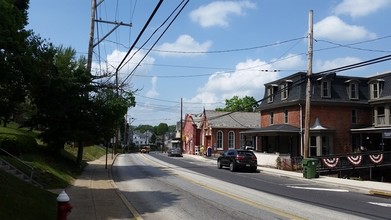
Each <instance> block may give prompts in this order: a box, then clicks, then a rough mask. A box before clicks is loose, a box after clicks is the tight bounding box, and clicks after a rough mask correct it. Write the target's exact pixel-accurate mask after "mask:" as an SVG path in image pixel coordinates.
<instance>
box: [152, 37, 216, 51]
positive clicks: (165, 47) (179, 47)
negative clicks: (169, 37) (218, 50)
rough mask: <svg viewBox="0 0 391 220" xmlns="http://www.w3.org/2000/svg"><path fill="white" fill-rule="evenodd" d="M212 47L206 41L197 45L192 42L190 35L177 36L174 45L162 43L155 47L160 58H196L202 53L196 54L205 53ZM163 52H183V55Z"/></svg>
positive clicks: (195, 42)
mask: <svg viewBox="0 0 391 220" xmlns="http://www.w3.org/2000/svg"><path fill="white" fill-rule="evenodd" d="M211 46H212V42H211V41H206V42H204V43H199V42H197V41H195V40H194V38H192V37H191V36H190V35H181V36H179V37H178V38H177V39H176V41H175V42H174V43H164V44H162V45H160V46H159V47H157V49H158V50H160V52H159V53H158V54H159V55H161V56H198V55H201V54H202V53H197V52H206V51H208V49H209V48H210V47H211ZM165 51H175V52H184V53H172V52H165ZM186 52H196V53H186Z"/></svg>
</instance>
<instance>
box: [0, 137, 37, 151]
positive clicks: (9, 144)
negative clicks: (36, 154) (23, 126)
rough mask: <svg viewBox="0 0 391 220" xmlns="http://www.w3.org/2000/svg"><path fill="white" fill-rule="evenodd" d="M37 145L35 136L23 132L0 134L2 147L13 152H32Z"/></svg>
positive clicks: (0, 146)
mask: <svg viewBox="0 0 391 220" xmlns="http://www.w3.org/2000/svg"><path fill="white" fill-rule="evenodd" d="M36 146H37V142H36V141H35V138H33V137H31V136H27V135H21V134H0V148H2V149H4V150H6V151H8V152H9V153H11V154H14V155H19V154H25V153H30V152H32V151H33V149H34V148H35V147H36Z"/></svg>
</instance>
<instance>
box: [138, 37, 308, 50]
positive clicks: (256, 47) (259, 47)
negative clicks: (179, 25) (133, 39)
mask: <svg viewBox="0 0 391 220" xmlns="http://www.w3.org/2000/svg"><path fill="white" fill-rule="evenodd" d="M305 38H306V37H299V38H294V39H290V40H285V41H281V42H276V43H272V44H266V45H261V46H254V47H246V48H236V49H226V50H214V51H178V50H159V49H151V48H149V49H147V48H142V49H143V50H151V51H154V52H164V53H180V54H214V53H232V52H239V51H247V50H257V49H261V48H265V47H273V46H278V45H281V44H285V43H289V42H292V41H297V40H302V39H305Z"/></svg>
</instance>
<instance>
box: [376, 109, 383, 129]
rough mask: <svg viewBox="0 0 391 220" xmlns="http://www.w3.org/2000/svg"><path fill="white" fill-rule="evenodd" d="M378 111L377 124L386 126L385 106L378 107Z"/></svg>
mask: <svg viewBox="0 0 391 220" xmlns="http://www.w3.org/2000/svg"><path fill="white" fill-rule="evenodd" d="M376 110H377V124H378V125H384V124H385V117H384V116H385V115H384V113H385V111H384V107H383V106H380V107H377V108H376Z"/></svg>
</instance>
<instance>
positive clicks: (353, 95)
mask: <svg viewBox="0 0 391 220" xmlns="http://www.w3.org/2000/svg"><path fill="white" fill-rule="evenodd" d="M349 91H350V93H349V94H350V99H358V83H350V85H349Z"/></svg>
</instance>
